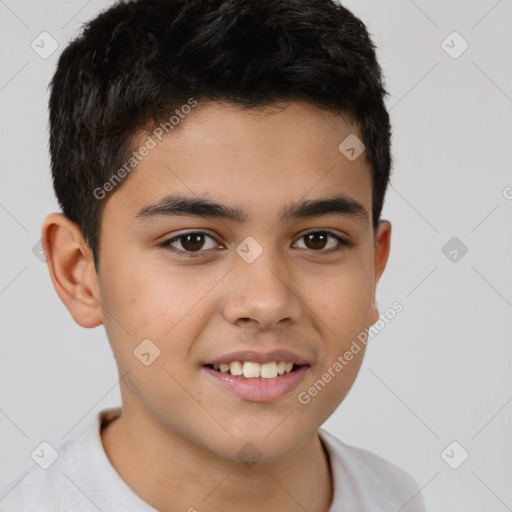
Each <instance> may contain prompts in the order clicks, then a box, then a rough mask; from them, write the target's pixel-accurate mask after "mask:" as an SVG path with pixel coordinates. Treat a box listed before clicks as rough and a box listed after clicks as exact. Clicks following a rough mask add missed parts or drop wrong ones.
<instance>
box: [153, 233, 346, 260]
mask: <svg viewBox="0 0 512 512" xmlns="http://www.w3.org/2000/svg"><path fill="white" fill-rule="evenodd" d="M318 233H322V234H326V235H329V236H331V237H332V238H334V239H336V240H337V241H338V242H339V244H340V247H338V248H331V249H328V250H319V251H315V250H313V249H311V251H312V252H313V253H320V254H322V253H327V254H332V253H335V252H340V251H343V250H345V249H346V248H347V247H351V246H352V245H353V243H352V242H350V241H348V240H346V239H344V238H342V237H341V236H339V235H337V234H335V233H332V232H331V231H320V230H319V231H309V232H308V233H304V234H303V235H302V236H300V237H299V240H300V239H301V238H304V237H305V236H307V235H313V234H318ZM187 235H206V236H207V237H209V238H211V239H212V240H215V239H214V237H213V236H212V235H210V234H208V233H205V232H204V231H187V232H185V233H180V234H179V235H177V236H175V237H173V238H170V239H169V240H166V241H165V242H162V243H161V244H160V247H164V248H168V249H170V250H171V251H172V252H174V253H176V254H178V255H181V256H184V257H186V258H197V257H200V256H201V255H202V253H205V252H208V250H206V251H203V250H199V251H195V252H194V251H183V250H181V249H176V248H175V247H172V246H171V244H172V243H174V242H177V241H179V240H180V238H182V237H184V236H187Z"/></svg>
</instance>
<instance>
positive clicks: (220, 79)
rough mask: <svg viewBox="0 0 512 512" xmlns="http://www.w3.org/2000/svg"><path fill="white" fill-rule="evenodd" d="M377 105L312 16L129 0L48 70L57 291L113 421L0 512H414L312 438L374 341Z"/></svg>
mask: <svg viewBox="0 0 512 512" xmlns="http://www.w3.org/2000/svg"><path fill="white" fill-rule="evenodd" d="M385 94H387V93H386V91H385V90H384V88H383V84H382V80H381V70H380V67H379V65H378V63H377V61H376V56H375V52H374V46H373V43H372V42H371V40H370V38H369V36H368V33H367V31H366V29H365V27H364V25H363V24H362V22H361V21H360V20H358V19H357V18H356V17H354V16H353V15H352V14H351V13H350V12H349V11H347V10H346V9H345V8H343V7H341V6H340V5H338V4H336V3H334V2H333V1H332V0H280V1H275V0H208V1H207V0H166V1H164V0H132V1H129V2H125V3H118V4H116V5H114V6H112V7H110V8H109V9H108V10H106V11H105V12H103V13H101V14H100V15H99V16H97V17H96V18H95V19H94V20H92V21H91V22H90V23H89V24H87V26H86V27H85V29H84V31H83V33H82V34H81V35H80V36H79V37H78V38H77V39H76V40H74V41H73V42H71V43H70V45H69V46H68V47H67V48H66V49H65V50H64V52H63V54H62V56H61V57H60V60H59V64H58V67H57V70H56V73H55V75H54V77H53V80H52V83H51V97H50V150H51V158H52V173H53V179H54V187H55V191H56V194H57V197H58V199H59V203H60V205H61V207H62V210H63V214H58V213H53V214H51V215H49V216H48V217H47V218H46V219H45V221H44V224H43V228H42V240H43V245H44V250H45V254H46V258H47V263H48V268H49V271H50V275H51V278H52V281H53V284H54V286H55V289H56V291H57V293H58V295H59V297H60V298H61V300H62V301H63V302H64V304H65V306H66V307H67V309H68V310H69V312H70V313H71V315H72V317H73V318H74V320H75V321H76V322H77V323H78V324H79V325H81V326H83V327H96V326H98V325H101V324H103V325H104V327H105V330H106V332H107V336H108V339H109V343H110V345H111V347H112V350H113V354H114V356H115V359H116V362H117V364H118V368H119V375H120V388H121V395H122V409H121V408H113V409H105V410H103V411H101V412H100V413H98V414H97V416H96V417H94V419H93V421H92V422H91V423H90V425H89V428H88V429H87V430H86V431H85V432H84V433H83V434H82V435H81V436H80V437H79V438H75V439H69V440H67V441H66V442H65V443H64V444H63V445H62V446H60V447H59V449H58V458H57V459H56V460H55V461H53V462H52V463H51V464H50V465H48V467H47V468H46V469H42V468H41V467H37V466H36V467H34V468H32V469H31V470H30V472H29V473H28V474H27V475H25V476H24V477H23V479H21V480H18V481H16V482H13V483H11V484H10V485H9V486H7V487H5V488H4V489H3V490H2V494H0V510H1V511H3V512H11V511H18V512H29V511H30V512H35V511H45V512H46V511H48V512H49V511H53V512H55V511H64V510H66V511H67V510H69V511H71V510H72V511H86V512H87V511H93V510H94V511H97V510H101V511H104V512H107V511H114V510H116V511H117V510H119V511H121V510H123V511H148V512H149V511H154V510H158V511H161V512H175V511H187V510H188V511H195V510H197V511H209V512H217V511H218V512H220V511H224V512H225V511H233V510H239V509H240V507H242V509H243V510H244V511H248V512H252V511H256V510H258V511H261V510H264V511H274V510H286V511H299V510H300V511H304V510H307V511H311V512H328V511H330V512H342V511H354V512H356V511H357V512H362V511H372V512H374V511H394V512H398V510H403V511H411V510H415V511H421V510H423V505H422V502H421V497H420V496H419V491H418V488H417V485H416V484H415V483H414V482H413V481H412V479H411V478H410V477H409V476H408V475H407V474H406V473H404V472H403V471H402V470H400V469H398V468H396V467H395V466H393V465H392V464H390V463H388V462H387V461H384V460H383V459H381V458H380V457H378V456H376V455H374V454H371V453H369V452H367V451H365V450H362V449H358V448H355V447H351V446H349V445H346V444H344V443H342V442H341V441H339V440H338V439H336V438H335V437H334V436H332V435H331V434H329V433H328V432H327V431H324V430H322V429H321V428H320V426H321V425H322V423H323V422H324V421H325V420H326V419H327V418H328V417H329V416H330V415H331V414H332V413H333V412H334V411H335V410H336V408H337V407H338V405H339V404H340V403H341V402H342V400H343V399H344V398H345V396H346V395H347V393H348V391H349V390H350V387H351V386H352V383H353V382H354V380H355V378H356V376H357V373H358V370H359V368H360V365H361V363H362V357H363V355H364V351H365V350H364V348H365V343H361V344H359V345H358V349H359V350H357V351H355V350H353V351H352V357H350V359H347V358H345V359H343V358H342V360H343V361H344V363H343V364H341V363H340V362H339V361H340V355H342V354H347V352H348V350H349V348H350V347H353V346H354V342H355V340H361V333H362V332H365V330H366V329H367V328H368V327H369V326H371V325H373V324H374V323H375V322H377V320H378V319H379V311H378V309H377V307H376V304H375V292H376V286H377V283H378V281H379V279H380V277H381V275H382V273H383V271H384V268H385V266H386V262H387V259H388V255H389V249H390V237H391V225H390V223H389V222H387V221H384V220H380V214H381V209H382V205H383V201H384V196H385V191H386V186H387V183H388V180H389V172H390V167H391V156H390V133H391V132H390V126H389V116H388V113H387V112H386V109H385V106H384V102H383V98H384V96H385Z"/></svg>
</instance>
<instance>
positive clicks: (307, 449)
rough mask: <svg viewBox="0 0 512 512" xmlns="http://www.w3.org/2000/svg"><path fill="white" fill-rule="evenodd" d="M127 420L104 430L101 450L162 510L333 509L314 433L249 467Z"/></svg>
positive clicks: (325, 467) (326, 469)
mask: <svg viewBox="0 0 512 512" xmlns="http://www.w3.org/2000/svg"><path fill="white" fill-rule="evenodd" d="M130 419H131V418H129V417H128V416H126V415H125V413H124V411H123V414H122V415H121V416H120V417H119V418H117V419H115V420H113V421H112V422H110V423H109V424H108V425H106V426H105V427H104V428H103V429H102V431H101V439H102V443H103V447H104V449H105V453H106V455H107V457H108V459H109V460H110V463H111V464H112V466H113V467H114V469H115V470H116V471H117V473H118V474H119V475H120V476H121V478H122V479H123V480H124V481H125V482H126V483H127V484H128V486H129V487H130V488H131V489H132V490H133V491H134V492H135V493H136V494H137V495H138V496H139V497H140V498H141V499H142V500H144V501H145V502H146V503H148V504H149V505H150V506H152V507H153V508H155V509H156V510H159V511H160V512H171V511H176V510H187V511H188V510H190V511H192V512H193V511H194V509H197V510H206V509H207V510H208V511H209V512H221V511H223V512H227V511H230V510H235V508H236V510H239V509H240V504H241V503H243V508H244V512H256V511H258V512H259V511H261V510H287V511H300V512H303V511H304V510H308V511H311V512H328V510H329V507H330V504H331V502H332V492H333V491H332V475H331V471H330V464H329V457H328V454H327V453H326V451H325V449H324V447H323V445H322V442H321V441H320V438H319V437H318V435H317V434H316V433H315V434H314V435H312V436H311V437H310V438H309V439H306V440H305V441H304V442H303V443H302V444H301V445H300V447H299V448H297V449H296V450H295V451H294V452H293V453H291V454H290V455H289V456H287V457H284V458H282V459H279V460H277V461H272V462H267V461H265V462H258V463H256V464H254V465H249V464H247V463H243V462H240V461H233V460H230V459H226V458H222V457H218V456H217V455H216V454H213V453H212V452H211V451H209V450H207V449H206V448H204V447H202V446H198V445H197V444H195V443H192V442H190V441H189V440H188V439H186V438H185V437H183V436H181V435H179V434H177V433H175V432H168V431H167V430H166V431H165V432H163V431H162V430H161V429H158V428H156V429H155V428H151V425H148V424H144V422H140V421H138V422H137V423H135V422H134V421H130ZM141 433H144V434H141ZM148 440H150V441H148Z"/></svg>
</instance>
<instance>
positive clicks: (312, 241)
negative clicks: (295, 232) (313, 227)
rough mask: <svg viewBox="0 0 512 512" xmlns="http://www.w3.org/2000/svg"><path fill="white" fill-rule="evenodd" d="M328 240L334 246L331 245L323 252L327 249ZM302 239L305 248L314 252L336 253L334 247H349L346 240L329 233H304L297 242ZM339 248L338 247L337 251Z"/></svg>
mask: <svg viewBox="0 0 512 512" xmlns="http://www.w3.org/2000/svg"><path fill="white" fill-rule="evenodd" d="M329 238H330V239H332V240H334V244H332V243H331V245H330V246H329V247H328V249H327V250H324V249H325V248H326V247H327V244H328V240H329ZM302 239H303V240H304V241H305V246H306V247H305V248H306V249H311V250H312V251H314V252H331V249H332V250H334V251H336V245H338V246H341V248H343V247H345V246H349V245H350V244H349V243H348V242H347V241H346V240H344V239H343V238H341V237H340V236H338V235H335V234H334V233H331V232H329V231H313V232H310V233H306V234H305V235H302V236H301V237H300V239H299V240H302ZM336 242H338V244H336ZM341 248H340V247H338V250H340V249H341Z"/></svg>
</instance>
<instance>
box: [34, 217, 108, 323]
mask: <svg viewBox="0 0 512 512" xmlns="http://www.w3.org/2000/svg"><path fill="white" fill-rule="evenodd" d="M41 242H42V245H43V250H44V253H45V257H46V263H47V265H48V270H49V271H50V277H51V279H52V282H53V286H54V287H55V291H56V292H57V294H58V296H59V297H60V299H61V300H62V302H63V303H64V305H65V306H66V308H67V309H68V311H69V312H70V313H71V316H72V317H73V319H74V320H75V322H76V323H77V324H78V325H81V326H82V327H96V326H98V325H101V324H102V318H101V306H100V304H99V302H98V299H99V291H98V290H99V287H98V279H97V275H96V269H95V268H94V260H93V255H92V251H91V249H90V248H89V247H88V245H87V243H86V242H85V240H84V238H83V236H82V233H81V231H80V229H79V228H78V226H77V225H76V224H75V223H74V222H71V221H70V220H69V219H68V218H67V217H65V216H64V215H62V214H60V213H52V214H50V215H48V216H47V217H46V218H45V219H44V222H43V227H42V229H41Z"/></svg>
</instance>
